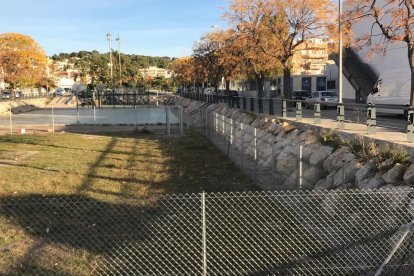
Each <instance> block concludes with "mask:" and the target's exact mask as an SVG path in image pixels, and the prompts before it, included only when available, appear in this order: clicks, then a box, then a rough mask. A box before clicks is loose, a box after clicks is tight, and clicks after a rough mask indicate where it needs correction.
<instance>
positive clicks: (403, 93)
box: [367, 70, 411, 115]
mask: <svg viewBox="0 0 414 276" xmlns="http://www.w3.org/2000/svg"><path fill="white" fill-rule="evenodd" d="M410 91H411V73H410V71H409V70H389V71H385V72H384V73H382V74H381V76H380V77H379V78H378V80H377V82H376V83H375V85H374V88H373V89H372V92H371V94H369V96H368V98H367V103H368V104H374V105H381V104H385V105H396V106H401V107H403V106H409V105H410ZM377 112H379V113H388V114H397V115H405V114H406V111H405V110H404V109H403V108H399V109H398V108H380V107H379V106H378V107H377Z"/></svg>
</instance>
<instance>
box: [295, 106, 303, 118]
mask: <svg viewBox="0 0 414 276" xmlns="http://www.w3.org/2000/svg"><path fill="white" fill-rule="evenodd" d="M302 116H303V115H302V102H296V121H299V122H300V121H302Z"/></svg>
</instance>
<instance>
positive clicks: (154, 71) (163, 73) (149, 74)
mask: <svg viewBox="0 0 414 276" xmlns="http://www.w3.org/2000/svg"><path fill="white" fill-rule="evenodd" d="M139 71H140V73H141V75H142V77H143V78H145V79H147V78H152V79H154V78H157V77H158V78H166V79H170V78H171V77H172V72H171V71H170V70H167V69H163V68H158V67H155V66H150V67H148V68H143V69H139Z"/></svg>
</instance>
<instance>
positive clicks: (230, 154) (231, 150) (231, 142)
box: [228, 118, 234, 159]
mask: <svg viewBox="0 0 414 276" xmlns="http://www.w3.org/2000/svg"><path fill="white" fill-rule="evenodd" d="M233 124H234V121H233V119H232V118H230V144H229V150H228V155H229V158H230V159H231V157H232V155H233Z"/></svg>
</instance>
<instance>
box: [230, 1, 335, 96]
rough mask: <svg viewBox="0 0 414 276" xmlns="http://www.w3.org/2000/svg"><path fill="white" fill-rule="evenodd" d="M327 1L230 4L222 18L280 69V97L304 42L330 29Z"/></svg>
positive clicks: (330, 6) (287, 84)
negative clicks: (276, 63) (298, 49)
mask: <svg viewBox="0 0 414 276" xmlns="http://www.w3.org/2000/svg"><path fill="white" fill-rule="evenodd" d="M332 12H333V5H332V3H331V2H330V1H329V0H233V2H232V3H231V4H230V8H229V12H228V13H227V14H226V15H225V17H226V18H228V19H229V20H230V22H231V23H233V25H235V27H236V28H237V29H238V30H239V31H240V32H241V33H246V34H248V40H249V41H253V42H254V44H255V46H256V48H260V50H261V51H262V52H263V53H264V54H265V55H266V56H268V57H269V58H270V59H271V60H275V61H277V62H280V63H281V65H282V66H283V94H284V96H285V98H287V97H289V93H290V71H291V59H292V57H293V54H294V52H295V50H296V49H297V48H298V46H299V45H301V44H302V43H304V42H305V41H306V40H308V39H311V38H314V37H320V36H324V34H325V32H326V31H327V30H328V29H331V28H332V24H333V21H332Z"/></svg>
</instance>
